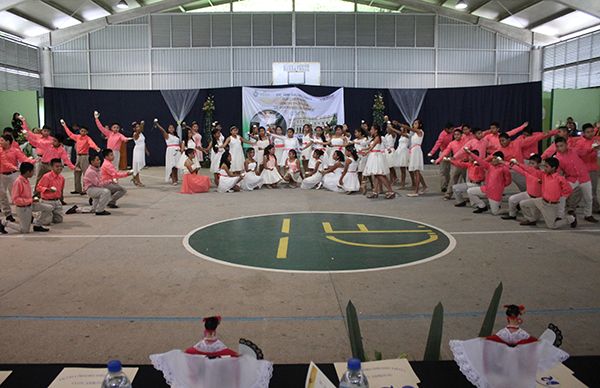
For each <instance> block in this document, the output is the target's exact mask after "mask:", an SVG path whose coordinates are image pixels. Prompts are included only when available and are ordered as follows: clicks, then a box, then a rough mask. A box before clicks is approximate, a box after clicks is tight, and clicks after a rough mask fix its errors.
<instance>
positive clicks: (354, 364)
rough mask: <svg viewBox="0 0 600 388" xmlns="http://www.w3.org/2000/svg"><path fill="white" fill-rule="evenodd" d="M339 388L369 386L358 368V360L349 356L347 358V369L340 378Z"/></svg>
mask: <svg viewBox="0 0 600 388" xmlns="http://www.w3.org/2000/svg"><path fill="white" fill-rule="evenodd" d="M340 388H369V380H367V376H365V374H364V373H363V371H362V369H360V360H359V359H358V358H351V359H349V360H348V370H347V371H346V372H345V373H344V375H343V376H342V379H341V380H340Z"/></svg>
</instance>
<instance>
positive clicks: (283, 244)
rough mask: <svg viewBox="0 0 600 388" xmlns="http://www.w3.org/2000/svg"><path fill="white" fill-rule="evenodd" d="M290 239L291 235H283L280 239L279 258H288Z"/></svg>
mask: <svg viewBox="0 0 600 388" xmlns="http://www.w3.org/2000/svg"><path fill="white" fill-rule="evenodd" d="M288 240H289V237H281V238H280V239H279V246H278V247H277V258H278V259H285V258H287V249H288Z"/></svg>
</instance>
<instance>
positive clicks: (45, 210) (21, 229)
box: [5, 202, 52, 233]
mask: <svg viewBox="0 0 600 388" xmlns="http://www.w3.org/2000/svg"><path fill="white" fill-rule="evenodd" d="M32 212H36V213H41V214H40V215H39V216H38V217H37V218H35V219H34V220H33V225H35V226H42V222H41V219H42V218H44V217H46V218H48V217H50V218H51V217H52V206H50V205H47V204H45V203H39V202H34V203H33V204H32V205H31V206H25V207H18V206H17V207H16V210H15V215H16V216H17V218H18V219H19V222H18V223H17V222H6V225H5V226H6V229H7V231H8V232H12V233H29V232H30V229H31V215H32Z"/></svg>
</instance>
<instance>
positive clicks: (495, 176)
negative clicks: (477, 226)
mask: <svg viewBox="0 0 600 388" xmlns="http://www.w3.org/2000/svg"><path fill="white" fill-rule="evenodd" d="M466 151H467V153H469V155H471V156H472V157H473V159H475V160H476V161H477V163H479V164H480V165H481V167H483V168H484V169H485V183H484V184H483V186H481V187H471V188H470V189H469V190H467V194H469V201H470V202H471V206H474V207H476V208H477V209H475V210H474V211H473V213H476V214H477V213H483V212H485V211H487V210H488V209H490V210H491V212H492V214H493V215H498V213H499V211H500V205H501V204H502V195H503V193H504V189H505V188H506V187H507V186H509V185H510V184H511V183H512V178H511V176H510V170H509V169H508V167H507V166H506V164H504V154H503V153H502V151H496V152H494V154H493V155H492V156H493V157H492V160H491V162H488V161H486V160H485V159H483V158H481V157H479V156H477V155H474V154H473V153H472V152H471V150H466ZM486 197H487V199H488V201H489V203H490V205H489V207H488V205H486V204H485V202H483V200H482V198H486Z"/></svg>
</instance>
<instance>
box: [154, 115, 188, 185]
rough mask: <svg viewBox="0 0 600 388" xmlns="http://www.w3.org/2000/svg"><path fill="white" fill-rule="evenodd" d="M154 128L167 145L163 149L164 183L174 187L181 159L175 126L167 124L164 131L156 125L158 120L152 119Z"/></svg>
mask: <svg viewBox="0 0 600 388" xmlns="http://www.w3.org/2000/svg"><path fill="white" fill-rule="evenodd" d="M154 126H155V127H156V128H158V129H159V130H160V132H161V133H162V135H163V138H164V139H165V143H166V144H167V148H166V149H165V182H170V183H171V184H172V185H173V186H175V185H177V182H178V180H179V179H178V177H177V170H178V167H177V165H178V164H179V159H180V158H181V152H180V150H179V148H180V147H181V146H180V144H179V143H180V140H179V138H178V137H177V132H176V131H175V126H174V125H173V124H169V126H168V127H167V130H166V131H165V129H164V128H163V127H162V126H161V125H160V124H159V123H158V119H154Z"/></svg>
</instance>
